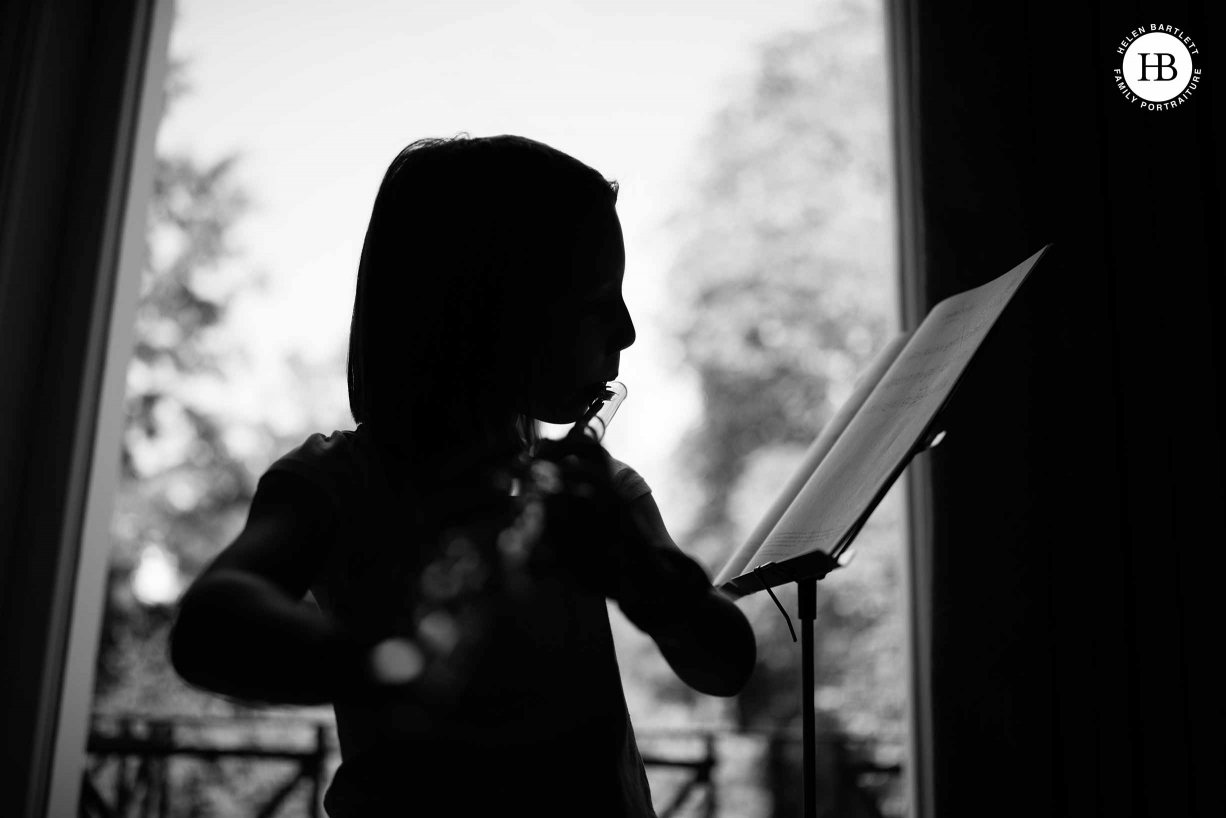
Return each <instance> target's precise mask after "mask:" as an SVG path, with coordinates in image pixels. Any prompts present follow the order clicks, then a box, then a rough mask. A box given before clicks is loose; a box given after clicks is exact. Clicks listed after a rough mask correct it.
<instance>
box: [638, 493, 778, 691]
mask: <svg viewBox="0 0 1226 818" xmlns="http://www.w3.org/2000/svg"><path fill="white" fill-rule="evenodd" d="M629 511H630V516H631V519H632V520H633V521H634V522H635V523H636V528H637V529H638V532H639V533H640V534H641V535H642V536H643V538H644V540H645V547H644V546H643V545H642V544H640V545H637V546H636V545H631V544H626V554H627V555H630V554H636V553H637V558H633V557H629V556H628V557H627V558H625V563H624V564H625V569H624V572H623V577H622V587H621V589H620V590H619V592H618V594H617V598H618V604H619V606H620V607H621V609H622V611H623V612H624V613H625V614H626V616H627V617H628V618H629V619H630V620H631V621H632V622H634V623H635V624H636V625H638V627H640V628H641V629H642V630H644V631H645V632H646V633H648V634H649V635H650V636H651V637H652V638H653V639H654V640H655V642H656V644H657V645H658V646H659V648H660V652H661V653H662V654H663V655H664V658H665V659H666V660H667V661H668V664H669V666H671V667H672V669H673V671H674V672H675V673H676V674H677V676H678V677H680V678H681V680H682V681H683V682H685V683H686V684H688V685H689V686H690V687H692V688H694V689H695V690H697V691H699V692H700V693H706V694H708V695H711V696H735V695H736V694H737V693H739V692H740V691H741V690H742V688H744V687H745V684H746V683H747V682H748V681H749V677H750V675H751V674H752V673H753V669H754V664H755V662H756V660H757V641H756V640H755V638H754V632H753V628H752V627H751V626H750V624H749V620H748V619H746V618H745V615H744V614H743V613H741V610H740V608H738V607H737V606H736V604H735V603H734V602H733V601H732V600H731V599H729V598H728V597H726V596H724V595H723V594H721V593H720V592H719V591H718V590H716V589H715V588H714V587H713V586H712V585H711V583H710V581H709V580H708V579H707V578H706V574H705V572H704V571H703V569H702V568H701V567H700V566H699V565H698V564H697V563H696V562H694V561H693V560H692V559H690V557H688V556H686V555H685V554H684V553H683V552H682V551H681V549H679V548H678V547H677V545H676V544H675V543H674V542H673V540H672V537H670V536H669V533H668V529H667V528H665V526H664V520H663V519H662V518H661V516H660V509H659V507H658V506H657V505H656V501H655V499H654V498H653V497H652V496H651V494H645V495H643V496H641V497H638V498H636V499H635V500H632V501H631V502H630V504H629Z"/></svg>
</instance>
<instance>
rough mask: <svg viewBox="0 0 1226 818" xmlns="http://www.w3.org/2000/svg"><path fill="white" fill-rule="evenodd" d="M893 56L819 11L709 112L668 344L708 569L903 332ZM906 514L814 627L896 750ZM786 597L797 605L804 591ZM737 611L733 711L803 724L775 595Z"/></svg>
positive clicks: (876, 538)
mask: <svg viewBox="0 0 1226 818" xmlns="http://www.w3.org/2000/svg"><path fill="white" fill-rule="evenodd" d="M883 45H884V26H883V23H882V19H881V9H880V7H879V4H878V3H877V2H875V0H844V1H843V2H837V3H831V4H827V5H824V6H823V8H822V15H821V18H820V23H819V24H818V25H817V26H815V27H814V28H812V29H810V30H806V31H797V32H792V33H787V34H784V35H781V36H779V37H777V38H775V39H773V40H772V41H770V42H768V43H767V44H766V45H765V47H764V48H763V49H762V51H761V53H760V63H759V67H758V71H757V73H756V75H755V76H753V77H752V80H751V82H749V83H748V85H747V86H746V87H744V88H741V89H739V90H738V92H737V93H736V94H735V95H734V98H733V100H732V101H731V102H730V103H729V104H728V105H727V106H726V107H725V108H724V109H723V110H722V111H721V112H720V113H719V114H718V116H717V117H716V118H715V120H714V122H713V124H712V127H711V129H710V131H709V133H708V135H707V137H706V138H705V141H704V143H703V145H702V150H701V152H700V154H699V156H700V157H701V161H702V165H701V167H700V169H699V170H698V172H697V173H696V175H695V178H694V181H693V183H692V185H693V195H692V198H691V200H690V202H689V204H688V205H687V206H686V207H685V208H684V209H683V210H682V211H681V212H679V213H677V214H676V215H675V217H674V218H673V219H672V220H671V225H672V227H673V229H675V230H676V231H677V235H678V236H679V237H680V239H681V245H680V246H681V250H680V252H679V253H678V255H677V258H676V261H675V265H674V269H673V271H672V275H671V278H670V286H671V288H672V294H673V296H674V297H673V302H674V304H675V305H676V306H677V309H676V311H675V313H674V314H675V315H676V316H677V317H676V324H675V325H674V327H673V331H674V332H675V334H676V336H677V337H678V339H679V340H680V342H681V344H682V347H683V349H684V352H685V358H686V361H687V363H688V364H689V365H690V366H691V367H693V368H694V369H695V370H696V371H697V373H698V375H699V378H700V382H701V386H702V393H703V399H704V405H703V418H702V423H701V424H700V425H699V426H698V427H697V428H696V429H694V430H693V432H692V433H691V434H690V435H689V436H688V437H687V439H686V440H685V441H684V442H683V445H682V450H681V451H682V456H683V458H684V459H685V462H686V463H687V466H688V468H689V469H690V470H691V472H692V473H693V475H694V476H695V478H696V480H697V481H698V482H699V484H700V485H701V486H702V487H703V490H704V497H705V502H704V504H703V506H702V508H701V510H700V513H699V514H698V516H697V519H696V522H695V524H694V526H693V528H692V530H691V531H690V532H689V535H688V537H687V540H688V541H689V542H691V543H694V544H696V547H697V548H698V550H699V553H700V554H701V556H702V557H703V559H704V560H705V561H706V563H707V565H708V567H709V568H711V569H712V571H714V570H717V569H718V567H719V566H721V565H722V564H723V562H724V561H725V560H726V559H727V558H728V556H729V555H730V554H731V551H732V549H733V548H734V547H735V546H736V545H737V544H739V542H741V541H742V540H743V538H744V537H745V536H746V535H747V534H748V533H749V529H750V528H751V527H752V525H753V524H754V523H755V522H756V518H757V516H758V515H760V514H761V513H762V511H763V510H764V509H765V508H766V506H767V505H768V504H769V502H770V499H771V497H772V496H773V494H774V492H776V491H777V490H778V489H779V488H780V487H781V485H782V483H783V482H784V481H785V480H786V478H787V476H788V475H789V474H790V472H791V470H792V469H793V468H794V467H795V465H796V463H797V460H798V458H799V456H800V454H801V453H803V451H804V449H805V447H807V446H808V444H809V443H810V442H811V441H812V440H813V438H814V437H815V436H816V435H817V433H818V432H819V431H820V429H821V427H822V426H823V424H825V423H826V422H827V421H828V420H829V418H830V416H831V415H832V414H833V412H834V411H835V409H837V407H838V405H839V404H840V403H841V402H842V401H843V399H844V398H845V397H846V395H847V393H848V392H849V391H850V389H851V386H852V382H853V379H854V377H855V375H856V374H857V373H858V372H859V371H862V369H863V368H864V367H865V366H866V365H867V363H868V362H869V360H870V359H871V356H872V355H874V354H876V352H877V351H878V350H879V349H880V348H881V347H882V346H883V345H884V343H885V341H886V338H887V334H888V331H889V330H890V328H891V324H892V323H893V322H892V315H891V309H892V304H893V297H892V289H893V276H892V272H891V271H892V262H893V242H892V236H893V230H892V213H891V209H890V206H891V199H890V195H889V193H890V180H891V173H890V164H889V163H890V153H889V145H890V142H889V127H888V123H889V117H888V106H887V99H888V98H887V85H886V60H885V56H884V51H883ZM898 516H899V515H898V507H897V501H896V498H895V497H891V498H890V499H889V500H888V501H887V502H886V503H884V504H883V507H882V508H881V510H880V513H879V514H878V515H876V516H875V518H874V520H873V522H872V524H871V525H870V526H869V527H867V528H866V530H865V531H864V532H863V533H862V534H861V536H860V540H859V544H860V547H861V551H862V553H863V554H864V556H862V557H860V558H859V559H858V560H857V562H856V564H855V567H854V569H848V570H847V571H845V572H836V574H837V576H836V575H832V576H831V578H829V579H828V580H826V581H823V582H822V583H820V584H819V613H818V622H817V628H816V631H817V633H818V634H819V636H818V644H817V657H818V669H817V681H818V689H819V693H820V695H819V697H818V704H819V707H821V708H822V709H824V710H826V711H828V712H827V713H826V716H825V717H824V720H825V721H827V722H829V723H831V724H832V725H834V726H832V727H831V728H830V729H832V730H840V731H847V732H851V733H852V735H854V736H857V737H863V738H870V739H872V740H873V741H874V742H875V743H877V744H885V745H890V747H891V748H893V749H894V750H895V751H896V752H901V749H902V746H903V744H904V737H905V732H904V728H903V703H904V701H905V698H904V697H905V686H904V676H903V663H902V658H903V657H902V645H903V630H902V620H901V612H900V610H899V605H898V601H897V593H896V589H897V586H898V582H899V575H898V572H897V565H896V557H897V554H898V545H899V543H898V540H899V537H898V536H897V532H898ZM759 597H761V598H759ZM780 597H781V600H782V601H783V602H784V604H785V605H786V606H788V608H789V611H790V612H791V611H794V610H795V595H794V593H790V594H789V593H788V592H787V591H784V592H783V593H781V594H780ZM742 604H743V605H744V606H745V609H746V611H747V613H749V614H750V616H751V619H752V620H753V622H754V626H755V630H756V631H757V633H758V636H759V667H758V669H757V672H756V673H755V676H754V679H753V681H752V682H751V684H750V686H749V688H748V689H747V690H746V691H745V692H744V693H743V694H742V695H741V696H740V697H739V698H738V717H739V719H740V721H741V723H742V725H744V726H746V727H759V728H771V729H777V728H780V727H788V728H798V727H799V720H798V719H799V710H800V706H799V702H798V701H797V683H798V664H799V651H798V650H797V649H796V647H795V646H794V645H793V644H792V641H791V637H790V635H789V632H788V630H787V628H786V626H785V625H784V623H783V618H782V617H781V616H780V615H779V613H778V612H777V611H776V610H775V608H774V605H773V604H772V603H771V602H770V600H769V598H766V595H765V594H762V595H758V597H751V598H750V599H748V600H746V601H745V602H744V603H742ZM775 789H776V792H779V791H780V788H779V787H776V788H775ZM777 806H779V807H780V809H781V811H782V812H787V811H788V809H790V807H789V808H787V809H785V808H783V807H782V805H777Z"/></svg>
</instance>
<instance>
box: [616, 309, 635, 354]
mask: <svg viewBox="0 0 1226 818" xmlns="http://www.w3.org/2000/svg"><path fill="white" fill-rule="evenodd" d="M636 337H637V336H636V334H635V332H634V320H633V319H632V318H631V317H630V309H629V308H628V307H627V306H626V302H625V300H622V302H621V309H620V310H619V311H618V316H617V324H616V329H615V331H614V334H613V339H612V342H613V344H614V345H615V346H614V350H615V351H617V352H620V351H622V350H623V349H626V348H627V347H629V346H630V345H631V344H633V343H634V340H635V338H636Z"/></svg>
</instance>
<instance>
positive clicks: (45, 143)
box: [0, 0, 172, 818]
mask: <svg viewBox="0 0 1226 818" xmlns="http://www.w3.org/2000/svg"><path fill="white" fill-rule="evenodd" d="M171 12H172V8H171V5H170V3H169V2H168V0H167V1H166V2H163V0H105V1H104V0H47V1H46V2H22V0H18V2H13V3H6V4H4V5H3V6H2V7H0V46H3V48H2V49H0V55H2V56H0V68H3V71H0V112H2V113H3V119H2V120H0V384H2V386H0V419H2V421H3V422H2V423H0V498H3V499H2V500H0V667H2V668H3V672H0V754H2V761H0V792H3V793H4V796H3V802H4V809H3V812H4V814H5V815H13V816H22V818H35V816H42V815H46V814H51V815H75V814H76V806H77V805H76V796H77V793H78V791H79V787H80V780H81V771H82V770H83V769H84V749H85V732H86V729H87V725H86V720H87V718H88V713H89V704H90V699H91V698H92V680H93V661H94V654H95V652H96V650H97V640H98V626H99V623H100V619H101V613H102V592H103V585H104V582H105V569H106V560H107V557H108V555H109V546H110V542H109V523H110V518H111V511H112V506H113V497H114V488H115V482H116V478H117V476H118V475H117V468H118V456H119V431H120V425H121V418H120V413H121V411H122V397H123V385H124V374H125V371H126V364H127V360H128V358H129V357H130V354H131V331H132V322H133V319H134V310H135V302H136V295H137V285H138V281H139V273H140V264H141V260H142V255H143V249H144V221H145V204H146V201H147V197H148V192H149V189H148V188H149V186H150V185H151V178H152V163H153V153H152V151H153V136H154V134H155V132H156V125H157V121H158V119H159V117H160V110H158V109H159V108H160V104H161V101H160V90H161V81H162V80H161V76H162V72H163V71H164V63H165V51H166V44H167V40H168V32H169V25H170V16H171ZM142 182H143V184H144V187H142Z"/></svg>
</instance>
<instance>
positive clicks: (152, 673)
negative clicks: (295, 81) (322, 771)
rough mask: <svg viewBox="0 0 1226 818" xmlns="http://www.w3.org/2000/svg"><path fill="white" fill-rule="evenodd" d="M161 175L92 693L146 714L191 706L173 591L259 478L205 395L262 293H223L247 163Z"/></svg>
mask: <svg viewBox="0 0 1226 818" xmlns="http://www.w3.org/2000/svg"><path fill="white" fill-rule="evenodd" d="M187 90H188V89H187V85H186V82H185V80H184V65H183V63H182V62H173V61H172V63H171V67H170V70H169V72H168V78H167V83H166V100H167V107H168V108H169V106H170V105H171V104H173V103H174V102H175V101H176V100H178V99H179V98H181V96H182V95H183V94H184V93H185V92H186V91H187ZM156 163H157V164H156V169H155V174H154V189H153V195H152V199H151V202H150V206H149V212H148V222H147V224H148V227H147V233H146V235H147V246H146V253H145V263H144V269H143V272H142V276H141V288H140V295H139V300H138V304H137V309H136V323H135V342H134V345H133V351H132V357H131V360H130V362H129V365H128V372H127V390H126V395H125V398H124V408H125V413H124V429H123V436H122V444H121V445H122V450H121V456H120V482H119V490H118V496H117V500H116V510H115V517H114V521H113V527H112V528H113V535H114V538H113V541H112V555H111V561H110V566H109V570H108V577H107V587H108V594H107V603H106V610H105V614H104V618H103V627H102V638H101V644H100V648H99V653H98V664H97V676H96V678H97V682H96V685H95V706H96V707H98V708H100V709H140V710H144V711H146V712H149V711H153V712H158V711H164V710H171V711H173V710H175V709H177V707H178V705H176V704H175V702H181V700H182V698H183V697H184V696H188V697H189V698H194V697H192V696H191V694H192V691H189V690H188V689H187V688H186V687H185V686H184V685H183V684H182V683H181V682H180V681H179V680H178V678H177V676H175V675H174V673H173V671H172V670H171V669H170V668H169V666H168V663H167V659H166V656H165V635H166V630H167V627H168V625H169V622H170V616H171V607H170V606H171V604H172V603H173V602H174V596H175V591H176V585H177V584H181V582H182V580H181V579H180V576H181V574H180V572H182V573H183V574H187V575H189V576H190V575H193V574H195V573H196V572H197V571H198V570H199V569H200V568H201V567H202V565H203V564H204V563H205V562H206V561H207V560H208V559H210V558H211V557H212V556H213V554H214V553H215V552H216V551H217V548H218V543H219V542H222V541H224V540H226V539H228V538H229V537H230V536H232V535H233V533H235V526H236V525H238V524H239V518H240V517H241V515H242V514H243V513H244V512H245V509H246V508H247V506H248V505H249V503H250V499H251V496H252V494H253V487H252V485H251V478H250V474H249V470H248V469H247V468H246V466H245V464H244V463H243V461H242V460H241V459H240V458H238V457H236V456H235V455H234V454H233V453H231V452H230V451H229V449H228V448H227V445H226V443H225V438H224V432H225V421H224V419H222V418H219V417H217V416H216V415H215V414H214V413H213V412H211V411H209V409H208V408H207V407H206V406H205V405H204V403H203V401H202V400H201V399H200V397H199V396H198V392H197V389H196V388H197V387H198V386H199V384H200V383H201V382H202V380H205V379H207V378H221V377H223V365H224V364H225V363H226V362H227V360H229V359H230V358H231V357H232V353H229V352H227V351H225V350H221V349H219V348H218V344H217V339H216V337H215V336H214V335H212V334H211V333H212V331H214V330H216V329H217V328H219V327H220V326H221V325H222V323H223V320H224V317H225V314H226V309H227V307H228V306H229V305H230V303H231V301H232V300H233V298H234V296H235V295H236V293H237V292H238V291H239V289H241V288H244V287H251V286H259V285H260V283H261V280H260V279H259V277H254V278H253V277H250V276H247V277H246V278H245V281H244V282H241V283H239V284H231V285H230V286H229V288H228V289H226V288H225V286H224V282H219V281H218V277H219V276H218V271H219V269H220V268H221V267H222V266H223V263H224V262H226V261H228V260H230V259H231V258H232V257H233V256H234V251H233V249H232V247H231V246H230V242H229V234H230V232H231V230H232V228H233V226H234V225H235V223H236V222H237V221H238V220H239V219H240V218H241V216H242V215H243V213H244V212H245V211H246V209H247V207H248V197H247V195H246V194H245V193H244V191H243V190H242V188H241V187H240V186H239V185H238V184H237V183H236V181H235V178H234V176H235V168H236V165H237V157H235V156H227V157H225V158H223V159H221V160H219V161H216V162H214V163H211V164H206V163H201V162H199V161H198V160H195V159H193V158H191V157H189V156H184V155H165V154H164V155H159V156H158V157H157V158H156ZM138 569H139V570H138ZM134 579H135V580H136V581H135V583H134ZM142 595H143V596H144V598H143V599H142V598H141V596H142ZM195 704H196V705H198V706H202V705H203V704H204V700H203V699H201V700H199V701H196V702H195Z"/></svg>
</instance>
